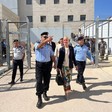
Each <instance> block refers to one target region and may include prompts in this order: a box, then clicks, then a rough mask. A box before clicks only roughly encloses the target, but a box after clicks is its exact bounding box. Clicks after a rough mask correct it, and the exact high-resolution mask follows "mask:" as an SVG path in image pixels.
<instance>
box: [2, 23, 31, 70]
mask: <svg viewBox="0 0 112 112" xmlns="http://www.w3.org/2000/svg"><path fill="white" fill-rule="evenodd" d="M2 24H3V27H4V31H1V32H0V34H1V35H4V39H6V62H7V66H8V69H10V68H11V67H12V48H13V40H14V39H18V40H19V42H20V44H21V45H22V46H23V47H24V48H25V60H24V67H26V68H31V50H30V28H29V22H28V21H27V22H8V21H3V22H2ZM0 50H2V49H1V48H0ZM0 57H1V56H0ZM0 59H2V58H0Z"/></svg>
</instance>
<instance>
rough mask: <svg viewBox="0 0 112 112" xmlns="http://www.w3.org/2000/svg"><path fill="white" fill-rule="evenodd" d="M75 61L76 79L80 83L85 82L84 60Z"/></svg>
mask: <svg viewBox="0 0 112 112" xmlns="http://www.w3.org/2000/svg"><path fill="white" fill-rule="evenodd" d="M76 63H77V66H78V75H77V81H78V82H80V83H81V84H82V83H84V82H85V79H84V75H83V73H84V70H85V66H86V62H85V61H76Z"/></svg>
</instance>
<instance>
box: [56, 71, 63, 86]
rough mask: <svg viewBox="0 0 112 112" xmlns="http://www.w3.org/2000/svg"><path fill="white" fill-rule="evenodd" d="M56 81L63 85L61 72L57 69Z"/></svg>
mask: <svg viewBox="0 0 112 112" xmlns="http://www.w3.org/2000/svg"><path fill="white" fill-rule="evenodd" d="M56 83H57V84H58V85H59V86H61V85H64V79H63V77H62V75H61V73H60V72H59V71H57V75H56Z"/></svg>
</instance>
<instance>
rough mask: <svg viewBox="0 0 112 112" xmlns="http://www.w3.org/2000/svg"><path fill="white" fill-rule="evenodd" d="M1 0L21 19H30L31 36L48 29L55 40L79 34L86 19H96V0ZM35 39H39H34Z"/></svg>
mask: <svg viewBox="0 0 112 112" xmlns="http://www.w3.org/2000/svg"><path fill="white" fill-rule="evenodd" d="M9 1H10V2H7V0H0V3H3V4H4V5H5V6H7V7H8V8H9V9H10V10H11V11H13V12H15V13H16V14H17V15H18V16H19V18H20V21H26V17H28V19H29V21H30V27H31V28H32V29H31V37H39V36H40V33H41V32H43V31H48V32H49V34H50V35H53V36H54V38H55V39H54V40H55V41H58V39H59V38H61V37H63V36H64V35H67V36H68V37H70V36H71V33H75V34H77V33H78V31H79V27H80V25H81V24H83V21H84V20H93V19H94V0H9ZM33 40H37V38H36V39H33Z"/></svg>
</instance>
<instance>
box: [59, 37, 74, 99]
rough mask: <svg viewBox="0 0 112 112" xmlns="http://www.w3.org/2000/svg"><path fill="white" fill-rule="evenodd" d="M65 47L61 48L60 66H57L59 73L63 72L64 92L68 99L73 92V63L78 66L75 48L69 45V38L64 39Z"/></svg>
mask: <svg viewBox="0 0 112 112" xmlns="http://www.w3.org/2000/svg"><path fill="white" fill-rule="evenodd" d="M63 45H64V46H63V47H62V48H60V51H59V59H58V65H57V71H61V72H62V77H63V79H64V85H63V86H64V91H65V95H66V98H67V96H68V93H69V92H71V86H70V81H71V74H72V72H71V70H72V68H73V63H74V64H75V66H76V61H75V56H74V50H73V47H72V46H70V45H69V39H68V37H64V38H63Z"/></svg>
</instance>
